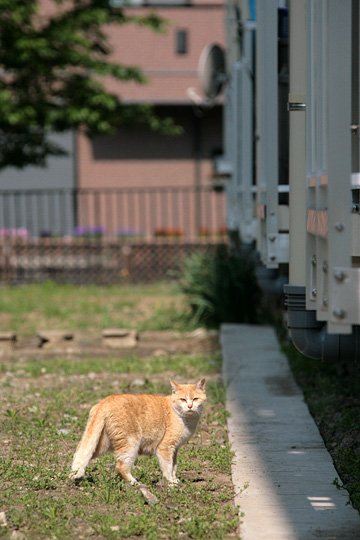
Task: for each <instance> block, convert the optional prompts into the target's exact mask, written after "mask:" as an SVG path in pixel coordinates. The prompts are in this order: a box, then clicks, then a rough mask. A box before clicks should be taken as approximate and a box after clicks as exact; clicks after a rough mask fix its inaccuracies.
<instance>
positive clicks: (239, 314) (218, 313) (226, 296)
mask: <svg viewBox="0 0 360 540" xmlns="http://www.w3.org/2000/svg"><path fill="white" fill-rule="evenodd" d="M180 287H181V289H182V291H183V293H184V294H185V295H186V296H187V297H188V299H189V303H190V307H191V313H192V317H193V319H194V320H195V322H196V323H197V324H198V325H202V326H206V327H210V328H216V327H218V326H219V325H220V324H221V323H250V324H254V323H257V322H259V317H258V310H259V304H260V289H259V287H258V284H257V281H256V277H255V271H254V263H253V261H252V259H251V258H250V256H249V255H248V254H245V253H243V252H241V251H238V252H233V251H231V250H230V249H229V248H228V247H227V246H224V245H221V246H219V247H218V248H217V250H216V251H215V253H195V254H193V255H191V256H190V257H189V258H188V259H186V260H185V263H184V268H183V274H182V277H181V279H180Z"/></svg>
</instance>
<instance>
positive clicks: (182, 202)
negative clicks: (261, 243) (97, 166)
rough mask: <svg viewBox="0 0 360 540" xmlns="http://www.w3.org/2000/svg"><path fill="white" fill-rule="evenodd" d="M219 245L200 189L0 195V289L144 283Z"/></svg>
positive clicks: (216, 200)
mask: <svg viewBox="0 0 360 540" xmlns="http://www.w3.org/2000/svg"><path fill="white" fill-rule="evenodd" d="M224 241H226V230H225V198H224V195H223V194H222V193H216V192H214V191H212V189H211V188H208V187H199V188H197V189H194V188H190V187H175V188H174V187H171V188H148V189H145V188H142V189H135V188H134V189H77V190H69V189H62V190H60V189H56V190H36V191H35V190H26V191H0V282H6V283H24V282H34V281H44V280H47V279H52V280H56V281H62V282H72V283H79V284H81V283H116V282H118V281H123V280H129V281H152V280H156V279H162V278H164V277H166V276H168V275H169V273H170V274H171V273H172V275H175V274H176V273H177V272H178V271H179V270H180V269H181V265H182V262H183V260H184V258H185V257H187V256H188V255H189V254H191V253H193V252H194V251H199V250H200V251H204V250H207V249H214V248H215V247H216V245H217V244H218V243H220V242H221V243H222V242H224Z"/></svg>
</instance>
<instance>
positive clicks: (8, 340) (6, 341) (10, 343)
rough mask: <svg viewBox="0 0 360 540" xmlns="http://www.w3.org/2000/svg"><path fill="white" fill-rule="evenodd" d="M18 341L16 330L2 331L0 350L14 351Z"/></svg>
mask: <svg viewBox="0 0 360 540" xmlns="http://www.w3.org/2000/svg"><path fill="white" fill-rule="evenodd" d="M15 343H16V334H15V333H14V332H0V351H12V350H13V349H14V347H15Z"/></svg>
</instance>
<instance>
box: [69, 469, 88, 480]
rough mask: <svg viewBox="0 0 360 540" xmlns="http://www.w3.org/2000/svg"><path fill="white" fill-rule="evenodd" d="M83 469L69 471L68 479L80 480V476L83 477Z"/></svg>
mask: <svg viewBox="0 0 360 540" xmlns="http://www.w3.org/2000/svg"><path fill="white" fill-rule="evenodd" d="M84 474H85V470H84V469H78V470H77V471H71V473H70V474H69V479H70V480H81V478H83V477H84Z"/></svg>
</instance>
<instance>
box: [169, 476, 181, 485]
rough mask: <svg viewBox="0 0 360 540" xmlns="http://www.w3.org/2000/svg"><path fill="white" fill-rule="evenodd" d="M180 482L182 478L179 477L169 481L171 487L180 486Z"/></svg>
mask: <svg viewBox="0 0 360 540" xmlns="http://www.w3.org/2000/svg"><path fill="white" fill-rule="evenodd" d="M179 484H180V480H179V479H178V478H173V479H172V480H170V481H169V486H170V487H175V486H178V485H179Z"/></svg>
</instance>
